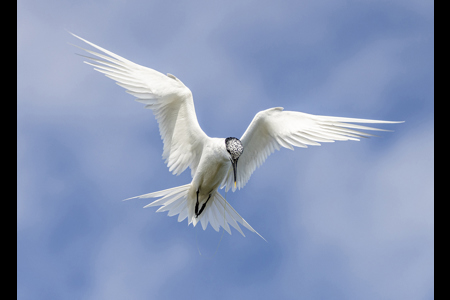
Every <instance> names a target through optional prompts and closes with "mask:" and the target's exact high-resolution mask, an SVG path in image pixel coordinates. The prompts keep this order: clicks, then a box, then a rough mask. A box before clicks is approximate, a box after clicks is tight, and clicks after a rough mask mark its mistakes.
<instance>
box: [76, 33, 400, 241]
mask: <svg viewBox="0 0 450 300" xmlns="http://www.w3.org/2000/svg"><path fill="white" fill-rule="evenodd" d="M72 35H73V36H75V37H77V38H79V39H80V40H82V41H84V42H86V43H87V44H89V45H91V46H92V47H94V48H96V49H98V50H100V51H101V52H103V54H102V53H97V52H94V51H91V50H87V49H84V48H81V49H83V50H85V51H86V52H88V53H90V54H92V55H94V56H96V57H98V58H100V59H98V58H92V57H87V58H88V59H90V61H89V62H85V63H87V64H89V65H92V66H93V67H94V69H95V70H97V71H99V72H101V73H104V74H105V75H106V76H107V77H109V78H111V79H113V80H115V81H116V83H117V84H118V85H120V86H122V87H123V88H125V89H126V91H127V92H128V93H129V94H131V95H133V96H135V97H136V98H137V99H136V100H137V101H139V102H141V103H143V104H145V108H149V109H151V110H152V112H153V114H154V115H155V117H156V120H157V121H158V124H159V131H160V134H161V137H162V139H163V143H164V150H163V155H162V156H163V158H164V159H165V162H166V164H167V166H168V167H169V171H171V172H172V173H173V174H176V175H178V174H181V173H182V172H183V171H184V170H186V168H188V167H189V168H190V169H191V175H192V178H193V179H192V182H191V183H189V184H186V185H183V186H179V187H174V188H171V189H167V190H163V191H158V192H154V193H149V194H145V195H141V196H137V197H133V198H160V199H158V200H156V201H153V202H152V203H150V204H148V205H147V206H145V207H149V206H161V207H160V208H159V209H158V210H157V212H160V211H161V212H162V211H168V215H169V216H174V215H178V221H179V222H181V221H182V220H184V219H186V218H188V224H191V223H192V224H193V225H194V226H195V225H196V224H197V223H198V222H201V224H202V227H203V229H206V227H207V226H208V223H211V226H212V227H213V228H214V229H215V230H216V231H219V229H220V227H223V228H224V229H225V230H226V231H227V232H228V233H230V234H231V230H230V227H229V225H228V224H230V225H231V226H232V227H234V228H235V229H236V230H238V231H239V232H240V233H241V234H242V235H244V233H243V232H242V230H241V228H240V227H239V225H238V223H240V224H242V225H243V226H244V227H246V228H247V229H249V230H250V231H252V232H255V233H257V232H256V231H255V230H254V229H253V228H252V227H251V226H250V225H249V224H248V223H247V222H246V221H245V220H244V219H243V218H242V217H241V216H240V215H239V214H238V213H237V212H236V211H235V210H234V209H233V207H231V205H230V204H229V203H228V202H227V201H226V200H225V199H224V198H223V197H222V196H221V195H220V193H219V192H218V189H219V188H223V187H225V190H226V191H228V190H229V189H230V188H231V189H232V190H233V192H234V191H235V190H236V188H238V189H241V188H243V187H244V186H245V184H246V183H247V182H248V180H249V179H250V177H251V175H252V173H253V172H254V171H255V169H256V168H257V167H259V166H260V165H261V164H262V163H264V161H265V160H266V159H267V157H268V156H269V155H270V154H271V153H273V152H274V151H275V150H279V149H280V148H281V147H284V148H288V149H291V150H293V147H294V146H295V147H304V148H306V147H307V146H308V145H320V144H319V143H321V142H334V141H347V140H354V141H358V140H359V138H361V137H369V136H372V135H371V134H368V133H365V132H363V131H360V130H381V131H384V130H382V129H377V128H372V127H367V126H362V125H356V124H352V123H372V124H377V123H378V124H380V123H400V122H392V121H379V120H368V119H353V118H340V117H329V116H317V115H311V114H306V113H302V112H295V111H284V110H283V108H282V107H275V108H270V109H267V110H264V111H260V112H258V113H257V114H256V116H255V117H254V119H253V121H252V122H251V123H250V126H249V127H248V128H247V130H246V131H245V133H244V134H243V136H242V137H241V138H240V141H239V139H235V138H232V139H231V140H230V142H231V143H230V147H236V148H228V147H226V144H225V139H224V138H210V137H208V136H207V135H206V134H205V133H204V132H203V130H202V129H201V128H200V125H199V124H198V121H197V116H196V114H195V108H194V101H193V98H192V93H191V91H190V90H189V89H188V88H187V87H186V86H185V85H184V84H183V83H182V82H181V81H180V80H179V79H178V78H176V77H175V76H174V75H171V74H167V75H164V74H162V73H160V72H158V71H155V70H153V69H150V68H147V67H143V66H140V65H138V64H135V63H133V62H131V61H129V60H127V59H125V58H123V57H121V56H119V55H116V54H114V53H112V52H110V51H108V50H106V49H103V48H101V47H99V46H97V45H95V44H93V43H91V42H89V41H87V40H85V39H82V38H80V37H78V36H76V35H75V34H72ZM242 146H243V149H244V150H243V152H242V151H241V148H242ZM232 149H237V150H238V152H237V155H236V153H235V152H232ZM232 153H233V155H232ZM235 156H237V158H235ZM133 198H129V199H133ZM127 200H128V199H127ZM257 234H258V233H257ZM258 235H259V234H258ZM244 236H245V235H244Z"/></svg>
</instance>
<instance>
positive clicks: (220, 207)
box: [125, 184, 265, 240]
mask: <svg viewBox="0 0 450 300" xmlns="http://www.w3.org/2000/svg"><path fill="white" fill-rule="evenodd" d="M190 186H191V184H186V185H182V186H177V187H174V188H171V189H167V190H162V191H158V192H154V193H149V194H145V195H141V196H136V197H132V198H128V199H125V200H130V199H137V198H139V199H144V198H160V199H158V200H156V201H153V202H152V203H150V204H147V205H146V206H144V208H146V207H150V206H160V205H161V207H160V208H159V209H158V210H157V211H156V212H163V211H169V213H168V214H167V215H168V216H169V217H172V216H175V215H178V222H181V221H183V220H184V219H186V218H188V225H189V224H191V223H192V224H193V226H195V225H197V223H198V222H201V223H202V228H203V230H206V227H207V226H208V223H211V226H212V227H213V228H214V230H215V231H219V229H220V227H223V228H224V229H225V230H226V231H227V232H228V233H229V234H231V230H230V226H228V224H230V225H231V226H233V227H234V228H235V229H236V230H237V231H239V232H240V233H241V234H242V235H243V236H245V234H244V233H243V232H242V230H241V228H240V227H239V225H238V222H239V223H241V224H242V225H243V226H244V227H245V228H247V229H248V230H250V231H252V232H254V233H256V234H257V235H259V236H260V237H261V238H262V239H263V240H265V239H264V238H263V237H262V236H261V235H260V234H259V233H258V232H256V230H255V229H253V228H252V227H251V226H250V224H248V223H247V222H246V221H245V220H244V219H243V218H242V217H241V216H240V215H239V214H238V213H237V212H236V210H235V209H234V208H233V207H231V205H230V204H229V203H228V202H227V201H226V200H225V199H224V198H223V197H222V195H220V193H219V192H218V191H215V192H214V193H213V195H212V197H211V200H210V201H208V203H207V204H206V206H205V208H204V211H203V212H202V213H201V214H200V215H199V216H198V217H197V218H196V217H195V215H194V214H193V213H192V211H193V208H192V207H193V206H194V205H195V202H196V199H188V192H189V188H190ZM189 211H191V213H189Z"/></svg>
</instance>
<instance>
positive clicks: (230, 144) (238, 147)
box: [225, 137, 244, 187]
mask: <svg viewBox="0 0 450 300" xmlns="http://www.w3.org/2000/svg"><path fill="white" fill-rule="evenodd" d="M225 147H226V149H227V152H228V153H229V154H230V161H231V165H232V166H233V174H234V187H236V170H237V163H238V160H239V157H240V156H241V154H242V152H244V146H242V143H241V141H240V140H239V139H237V138H235V137H227V138H226V139H225Z"/></svg>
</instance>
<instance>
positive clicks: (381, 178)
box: [17, 0, 434, 299]
mask: <svg viewBox="0 0 450 300" xmlns="http://www.w3.org/2000/svg"><path fill="white" fill-rule="evenodd" d="M17 8H18V16H17V55H18V62H17V96H18V99H17V109H18V114H17V196H18V198H17V259H18V261H17V281H18V287H17V288H18V290H17V293H18V298H19V299H180V298H181V299H275V297H276V298H277V299H433V298H434V275H433V274H434V267H433V264H434V246H433V245H434V204H433V200H434V199H433V198H434V187H433V184H434V175H433V171H434V167H433V162H434V156H433V151H434V145H433V144H434V125H433V122H434V99H433V98H434V89H433V84H434V75H433V73H434V66H433V61H434V57H433V51H434V47H433V43H434V38H433V35H434V27H433V22H434V6H433V1H431V0H413V1H411V0H408V1H406V0H390V1H370V0H367V1H344V0H324V1H316V0H305V1H280V0H277V1H255V0H248V1H247V0H239V1H197V0H190V1H152V0H145V1H125V0H115V1H55V0H43V1H31V0H19V1H18V3H17ZM67 30H68V31H71V32H74V33H75V34H77V35H80V36H81V37H84V38H86V39H88V40H90V41H92V42H94V43H96V44H98V45H100V46H102V47H104V48H106V49H108V50H111V51H113V52H115V53H117V54H119V55H122V56H124V57H125V58H127V59H130V60H132V61H134V62H136V63H139V64H142V65H145V66H148V67H152V68H154V69H156V70H158V71H160V72H163V73H172V74H174V75H176V76H177V77H178V78H180V79H181V80H182V81H183V82H184V83H185V84H186V85H187V86H188V87H189V88H190V89H191V91H192V92H193V95H194V100H195V105H196V112H197V116H198V119H199V123H200V125H201V126H202V128H203V130H204V131H205V132H206V133H207V134H208V135H209V136H215V137H227V136H237V137H240V136H241V135H242V134H243V132H244V131H245V129H246V128H247V126H248V124H249V123H250V121H251V120H252V118H253V116H254V115H255V114H256V113H257V112H258V111H260V110H263V109H267V108H270V107H276V106H282V107H284V108H285V109H286V110H298V111H303V112H307V113H312V114H321V115H332V116H342V117H356V118H371V119H381V120H404V121H406V122H405V123H403V124H395V125H389V126H384V127H383V128H385V129H391V130H394V132H383V133H381V135H382V137H379V138H370V139H365V140H363V141H360V142H336V143H333V144H323V145H322V146H320V147H309V148H307V149H301V148H296V149H295V151H290V150H287V149H282V150H281V151H279V152H276V153H274V154H273V155H272V156H270V157H269V159H268V160H267V161H266V162H265V164H264V165H263V166H262V167H261V168H259V169H258V170H257V171H256V172H255V173H254V174H253V176H252V178H251V180H250V181H249V183H248V184H247V185H246V186H245V188H244V189H243V190H240V191H238V192H236V193H232V192H229V193H228V194H227V195H226V198H227V200H228V201H229V202H230V203H231V204H232V205H233V207H234V208H235V209H236V210H237V211H238V212H239V213H240V214H241V216H243V217H244V218H245V219H246V220H247V221H248V222H249V223H250V225H252V226H253V228H255V229H256V230H257V231H258V232H259V233H260V234H261V235H262V236H264V238H265V239H266V240H267V241H268V242H267V243H266V242H264V241H263V240H262V239H261V238H260V237H258V236H257V235H256V234H254V233H252V232H250V231H248V230H246V229H245V228H244V229H243V230H244V233H245V234H246V237H243V236H241V235H240V234H239V233H238V232H237V231H236V230H234V229H233V231H232V235H229V234H228V233H225V234H224V235H223V237H222V231H221V232H219V233H217V232H215V231H214V230H213V229H212V228H211V227H208V228H207V230H206V231H203V230H202V228H201V227H200V226H197V227H195V228H194V227H192V226H187V222H186V220H185V221H183V222H182V223H178V222H177V220H176V218H169V217H167V216H166V213H155V210H156V209H155V208H146V209H143V208H142V207H143V206H144V205H146V204H148V201H147V202H146V201H144V200H134V201H126V202H123V201H121V200H123V199H125V198H129V197H132V196H136V195H140V194H144V193H149V192H153V191H158V190H162V189H166V188H171V187H175V186H179V185H183V184H186V183H189V182H190V180H191V178H190V172H184V173H183V174H181V175H180V176H173V175H172V174H171V173H170V172H169V171H168V169H167V168H166V166H165V165H164V162H163V160H162V159H161V154H162V142H161V140H160V136H159V132H158V128H157V123H156V121H155V120H154V117H153V115H152V114H151V112H150V111H149V110H145V109H143V106H142V105H141V104H139V103H137V102H135V101H133V97H132V96H130V95H128V94H126V93H125V92H124V91H123V89H122V88H121V87H119V86H117V85H116V84H114V82H113V81H112V80H110V79H109V78H106V77H105V76H103V75H101V74H100V73H98V72H95V71H94V70H93V69H92V67H90V66H88V65H86V64H83V63H82V61H83V58H82V57H80V56H77V55H75V53H80V50H79V49H77V48H75V47H73V46H72V45H71V44H76V45H81V46H84V45H83V44H82V42H81V41H79V40H77V39H76V38H74V37H72V36H71V35H70V34H68V32H67ZM222 194H223V195H224V192H223V191H222ZM219 241H220V244H219ZM218 244H219V246H218V248H217V245H218ZM216 249H218V250H217V252H215V250H216ZM199 250H200V252H201V253H202V254H201V255H200V254H199Z"/></svg>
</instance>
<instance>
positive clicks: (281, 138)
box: [222, 107, 401, 191]
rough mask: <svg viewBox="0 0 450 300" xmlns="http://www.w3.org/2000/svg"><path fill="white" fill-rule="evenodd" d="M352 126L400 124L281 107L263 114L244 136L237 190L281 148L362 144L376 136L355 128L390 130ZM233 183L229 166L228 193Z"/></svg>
mask: <svg viewBox="0 0 450 300" xmlns="http://www.w3.org/2000/svg"><path fill="white" fill-rule="evenodd" d="M351 123H401V122H392V121H379V120H368V119H353V118H340V117H328V116H316V115H310V114H306V113H302V112H296V111H283V108H282V107H275V108H270V109H267V110H264V111H260V112H259V113H257V114H256V116H255V117H254V118H253V121H252V122H251V123H250V126H249V127H248V128H247V130H246V131H245V133H244V135H243V136H242V137H241V143H242V145H243V146H244V152H243V153H242V155H241V157H240V158H239V161H238V165H237V174H236V175H237V187H238V188H239V189H241V188H243V187H244V186H245V184H246V183H247V182H248V180H249V179H250V176H251V175H252V173H253V172H254V171H255V169H256V168H257V167H259V166H261V165H262V164H263V162H264V161H265V160H266V158H267V157H268V156H269V155H270V154H272V153H273V152H274V151H275V150H280V148H281V147H284V148H288V149H291V150H294V148H293V146H296V147H303V148H306V147H307V146H308V145H317V146H318V145H320V144H319V142H334V141H348V140H353V141H359V138H362V137H363V138H365V137H369V136H373V135H372V134H368V133H365V132H362V131H357V130H355V129H362V130H379V131H387V130H383V129H377V128H372V127H367V126H361V125H355V124H351ZM233 181H234V180H233V172H232V170H231V167H230V171H229V172H228V176H227V177H226V178H225V180H224V182H223V183H222V187H223V186H226V191H228V190H229V189H230V188H232V189H233V191H235V190H236V188H235V187H234V182H233Z"/></svg>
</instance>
